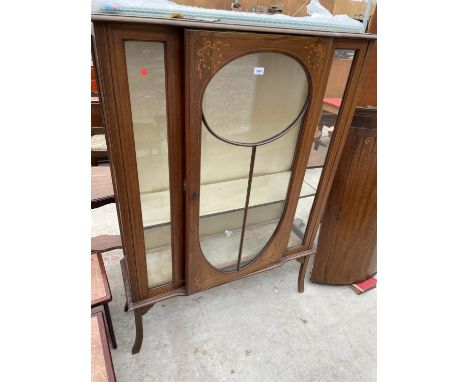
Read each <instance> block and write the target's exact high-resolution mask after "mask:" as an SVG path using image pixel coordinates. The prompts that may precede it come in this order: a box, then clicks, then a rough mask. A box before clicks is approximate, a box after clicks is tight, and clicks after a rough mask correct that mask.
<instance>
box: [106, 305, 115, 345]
mask: <svg viewBox="0 0 468 382" xmlns="http://www.w3.org/2000/svg"><path fill="white" fill-rule="evenodd" d="M104 312H105V313H106V314H105V316H106V322H107V328H108V329H109V337H110V340H111V343H112V347H113V348H114V349H117V341H116V340H115V333H114V326H113V325H112V318H111V315H110V311H109V304H104Z"/></svg>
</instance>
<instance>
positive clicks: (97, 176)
mask: <svg viewBox="0 0 468 382" xmlns="http://www.w3.org/2000/svg"><path fill="white" fill-rule="evenodd" d="M114 202H115V197H114V187H113V185H112V177H111V172H110V167H109V166H92V167H91V208H98V207H102V206H104V205H106V204H109V203H114Z"/></svg>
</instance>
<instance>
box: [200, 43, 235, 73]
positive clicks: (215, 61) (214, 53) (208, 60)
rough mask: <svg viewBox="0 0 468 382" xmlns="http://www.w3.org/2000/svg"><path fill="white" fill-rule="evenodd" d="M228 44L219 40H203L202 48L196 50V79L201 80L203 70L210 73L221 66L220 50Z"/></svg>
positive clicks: (221, 53) (221, 54)
mask: <svg viewBox="0 0 468 382" xmlns="http://www.w3.org/2000/svg"><path fill="white" fill-rule="evenodd" d="M228 46H229V44H228V43H226V42H224V41H221V40H214V41H211V40H205V41H204V43H203V47H201V48H200V49H198V51H197V57H198V65H197V73H198V77H199V78H200V79H201V78H202V72H203V71H204V70H207V71H211V70H216V68H218V67H219V65H221V61H222V58H223V52H222V49H223V48H226V47H228Z"/></svg>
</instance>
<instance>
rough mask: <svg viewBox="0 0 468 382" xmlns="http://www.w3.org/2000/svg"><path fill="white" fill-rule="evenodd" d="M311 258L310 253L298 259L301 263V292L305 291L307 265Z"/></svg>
mask: <svg viewBox="0 0 468 382" xmlns="http://www.w3.org/2000/svg"><path fill="white" fill-rule="evenodd" d="M309 258H310V255H308V256H304V257H301V258H299V259H297V261H299V262H300V263H301V267H300V268H299V276H298V278H297V289H298V291H299V293H304V279H305V274H306V271H307V265H309Z"/></svg>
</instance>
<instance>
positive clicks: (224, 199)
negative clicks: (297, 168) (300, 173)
mask: <svg viewBox="0 0 468 382" xmlns="http://www.w3.org/2000/svg"><path fill="white" fill-rule="evenodd" d="M308 94H309V88H308V80H307V75H306V73H305V71H304V69H303V67H302V66H301V64H300V63H299V62H297V60H295V59H293V58H292V57H290V56H287V55H285V54H281V53H273V52H265V53H263V52H262V53H252V54H248V55H245V56H242V57H240V58H237V59H235V60H234V61H231V62H230V63H228V64H227V65H226V66H224V67H223V68H222V69H221V70H219V72H217V73H216V74H215V75H214V77H213V78H212V79H211V80H210V82H209V83H208V86H207V88H206V90H205V92H204V95H203V127H202V146H201V180H200V184H201V187H200V225H199V227H200V230H199V238H200V245H201V249H202V252H203V255H204V256H205V258H206V260H207V261H208V262H209V263H210V264H211V265H212V266H213V267H215V268H216V269H219V270H223V271H232V270H239V269H240V268H241V267H244V266H246V265H247V264H249V263H250V262H251V261H252V260H253V259H255V257H256V256H258V255H259V254H260V253H261V251H262V249H263V247H264V246H265V245H266V244H267V242H268V241H269V240H270V238H271V237H272V235H273V233H274V232H275V230H276V228H277V226H278V223H279V221H280V219H281V216H282V214H283V210H284V202H285V200H286V197H287V190H288V186H289V180H290V176H291V166H292V162H293V158H294V152H295V148H296V143H297V137H298V133H299V130H300V126H301V122H302V119H303V116H304V113H305V111H306V108H307V104H308V103H307V101H308ZM311 191H312V189H311V188H307V187H305V188H304V192H303V196H305V195H306V194H307V193H308V192H309V193H310V192H311Z"/></svg>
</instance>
